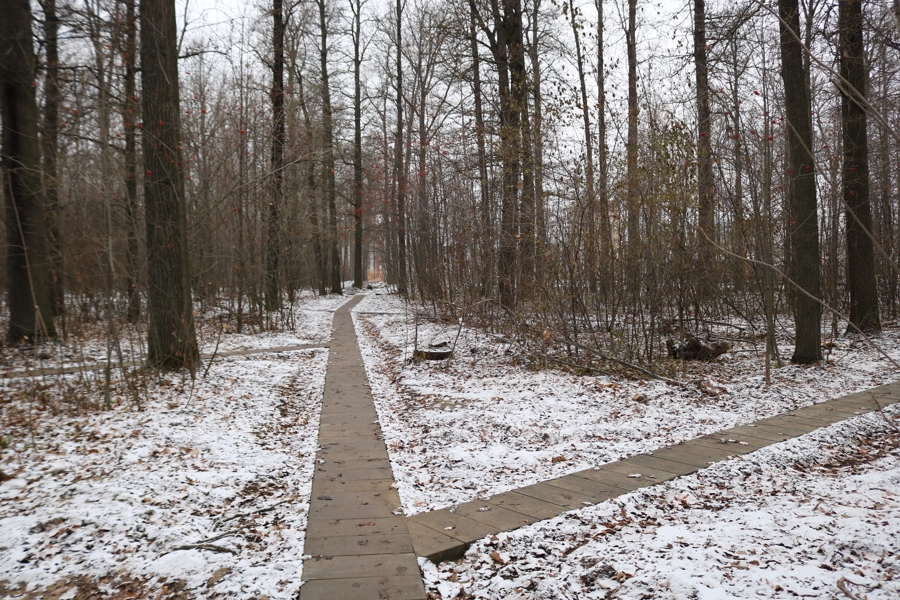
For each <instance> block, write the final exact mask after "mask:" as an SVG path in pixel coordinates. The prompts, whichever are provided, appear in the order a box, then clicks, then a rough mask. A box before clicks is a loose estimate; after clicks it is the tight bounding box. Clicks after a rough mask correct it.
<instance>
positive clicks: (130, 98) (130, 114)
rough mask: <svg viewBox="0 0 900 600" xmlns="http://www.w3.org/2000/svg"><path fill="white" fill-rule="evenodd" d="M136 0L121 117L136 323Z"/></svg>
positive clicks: (128, 20) (128, 10) (129, 286)
mask: <svg viewBox="0 0 900 600" xmlns="http://www.w3.org/2000/svg"><path fill="white" fill-rule="evenodd" d="M135 1H136V0H125V54H124V62H125V81H124V86H125V103H124V106H123V113H122V118H123V121H124V130H125V229H126V231H125V237H126V245H125V268H126V270H127V272H126V273H125V288H126V293H127V294H128V320H129V322H131V323H137V322H138V321H140V319H141V296H140V293H139V292H138V281H139V280H140V272H141V268H140V250H139V248H138V235H137V228H138V171H137V158H138V157H137V135H136V131H137V129H136V127H135V126H136V125H137V122H138V109H139V106H138V102H137V99H136V98H135V95H134V94H135V78H136V76H137V69H136V68H135V59H136V55H137V19H136V17H135V14H134V5H135Z"/></svg>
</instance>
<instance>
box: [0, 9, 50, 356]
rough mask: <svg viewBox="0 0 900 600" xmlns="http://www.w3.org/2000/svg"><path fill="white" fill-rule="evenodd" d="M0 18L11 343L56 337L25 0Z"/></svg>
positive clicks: (0, 105)
mask: <svg viewBox="0 0 900 600" xmlns="http://www.w3.org/2000/svg"><path fill="white" fill-rule="evenodd" d="M3 12H4V15H3V18H2V19H0V114H2V116H3V144H2V167H3V168H2V172H3V178H2V185H3V187H4V195H5V197H6V210H5V212H6V255H7V259H6V260H7V271H6V279H7V304H8V306H9V330H8V332H7V339H8V340H9V341H10V342H22V341H26V340H27V341H35V340H41V339H47V338H53V337H56V329H55V327H54V324H53V311H52V308H51V302H50V261H49V256H48V252H47V236H46V235H45V231H44V228H45V226H46V220H45V215H44V206H43V198H42V197H41V150H40V145H39V142H38V109H37V103H36V101H35V93H34V86H33V85H32V82H33V81H34V65H35V57H34V47H33V46H32V43H31V6H30V4H29V2H28V0H9V2H7V3H6V6H5V7H4V11H3Z"/></svg>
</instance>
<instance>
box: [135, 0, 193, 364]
mask: <svg viewBox="0 0 900 600" xmlns="http://www.w3.org/2000/svg"><path fill="white" fill-rule="evenodd" d="M140 15H141V87H142V93H143V96H142V98H141V108H142V114H143V123H144V125H143V135H142V136H141V140H142V146H143V154H144V168H145V171H146V173H145V174H144V204H145V206H146V226H147V300H148V308H149V313H150V329H149V331H148V359H149V362H150V363H151V364H153V365H156V366H158V367H161V368H165V369H178V368H182V367H187V368H188V369H189V370H190V371H191V373H194V372H195V371H196V368H197V363H198V361H199V359H200V355H199V351H198V349H197V337H196V334H195V332H194V320H193V316H192V314H193V311H192V306H191V288H190V266H189V264H188V249H187V233H186V232H187V215H186V208H185V198H184V169H183V164H182V158H181V155H182V153H181V139H182V137H181V109H180V103H179V97H178V52H177V35H178V30H177V28H176V24H175V2H174V0H141V5H140Z"/></svg>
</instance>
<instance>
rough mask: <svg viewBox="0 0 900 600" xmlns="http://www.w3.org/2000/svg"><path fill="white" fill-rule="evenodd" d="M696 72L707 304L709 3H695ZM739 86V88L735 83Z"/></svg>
mask: <svg viewBox="0 0 900 600" xmlns="http://www.w3.org/2000/svg"><path fill="white" fill-rule="evenodd" d="M694 71H695V74H696V84H697V89H696V92H697V135H698V138H697V191H698V196H699V198H698V200H699V209H700V210H699V213H700V214H699V227H700V232H699V235H698V236H697V238H698V240H697V241H698V243H699V254H700V262H701V265H702V266H701V268H700V269H699V270H698V272H697V274H698V276H699V281H698V282H697V283H698V296H699V297H700V299H701V300H707V299H708V297H709V294H710V292H711V290H710V282H709V280H708V277H709V275H710V269H711V268H712V264H711V263H712V258H713V253H712V244H711V242H710V240H712V239H714V238H715V220H714V219H715V212H714V210H715V207H714V201H715V186H714V184H713V169H712V146H711V143H710V123H711V119H710V111H709V66H708V64H707V59H706V2H705V0H694ZM735 85H737V84H736V83H735Z"/></svg>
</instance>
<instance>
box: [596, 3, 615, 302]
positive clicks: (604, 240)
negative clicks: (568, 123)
mask: <svg viewBox="0 0 900 600" xmlns="http://www.w3.org/2000/svg"><path fill="white" fill-rule="evenodd" d="M596 6H597V163H598V169H597V203H598V204H599V205H600V248H601V253H602V254H601V258H602V260H603V261H604V262H609V261H611V260H612V257H613V254H614V252H613V244H612V226H611V224H610V219H609V199H608V198H607V190H606V179H607V173H608V171H609V165H608V164H607V162H608V161H607V151H606V73H605V72H604V69H605V68H606V67H605V61H604V49H603V0H596ZM607 266H608V265H604V269H605V268H606V267H607ZM604 285H605V284H604Z"/></svg>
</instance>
